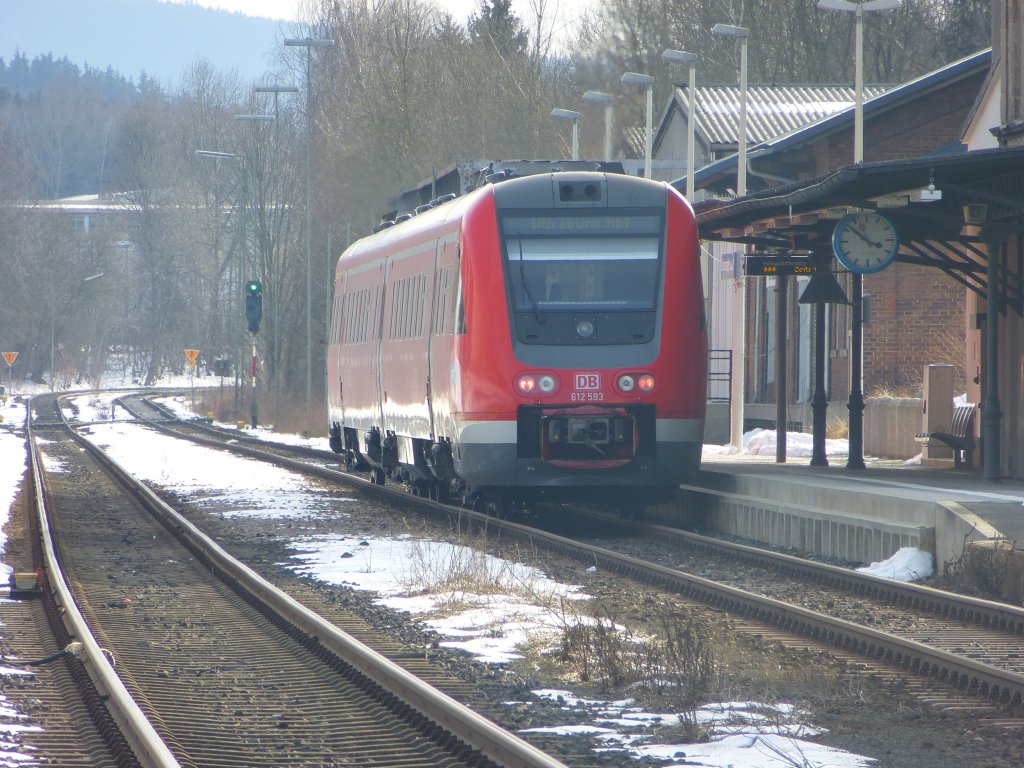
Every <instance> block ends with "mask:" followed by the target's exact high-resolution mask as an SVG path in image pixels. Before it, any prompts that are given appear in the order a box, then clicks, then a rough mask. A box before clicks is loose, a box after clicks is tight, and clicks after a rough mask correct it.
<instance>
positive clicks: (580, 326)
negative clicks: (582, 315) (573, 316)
mask: <svg viewBox="0 0 1024 768" xmlns="http://www.w3.org/2000/svg"><path fill="white" fill-rule="evenodd" d="M576 335H577V336H578V337H579V338H581V339H589V338H590V337H591V336H593V335H594V322H593V321H592V320H579V321H577V323H576Z"/></svg>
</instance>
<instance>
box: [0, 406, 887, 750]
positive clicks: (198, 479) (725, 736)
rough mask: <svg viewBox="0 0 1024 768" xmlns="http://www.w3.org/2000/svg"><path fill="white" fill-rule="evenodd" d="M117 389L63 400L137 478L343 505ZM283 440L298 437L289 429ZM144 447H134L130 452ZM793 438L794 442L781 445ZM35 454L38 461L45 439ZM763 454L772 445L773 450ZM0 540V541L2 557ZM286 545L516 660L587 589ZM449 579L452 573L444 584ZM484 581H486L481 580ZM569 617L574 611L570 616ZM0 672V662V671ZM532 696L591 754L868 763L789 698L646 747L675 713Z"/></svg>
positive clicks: (9, 421)
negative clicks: (816, 739)
mask: <svg viewBox="0 0 1024 768" xmlns="http://www.w3.org/2000/svg"><path fill="white" fill-rule="evenodd" d="M115 396H116V394H105V395H82V396H80V397H75V398H74V405H75V408H76V409H77V411H78V419H79V420H81V421H88V422H91V426H90V427H89V430H90V432H91V437H90V439H92V440H93V441H94V442H96V443H97V444H99V445H102V446H103V447H104V448H106V449H107V450H108V451H110V453H111V454H112V455H113V456H114V458H115V460H116V461H117V462H118V463H120V464H121V465H122V466H123V467H124V468H125V469H127V470H128V471H129V472H131V473H132V474H134V475H136V476H137V477H140V478H142V479H144V480H147V481H149V482H151V483H157V484H168V483H170V482H171V481H172V479H173V485H174V488H175V490H176V491H177V492H179V493H183V494H189V495H192V496H193V497H194V498H196V499H197V500H200V501H202V500H210V501H216V502H217V503H218V508H220V509H222V510H223V509H226V510H227V511H226V512H223V511H222V514H227V515H253V514H258V515H261V516H265V517H274V518H289V519H308V520H309V521H310V523H309V529H310V530H311V531H313V530H315V527H316V519H317V518H318V517H320V516H322V515H326V514H330V515H337V514H339V513H342V514H343V513H344V510H345V507H346V506H347V505H348V504H351V503H353V500H352V499H349V498H346V497H343V496H341V497H339V496H338V495H336V494H330V493H328V492H325V491H317V490H309V489H307V488H306V487H305V484H304V481H303V480H302V478H299V477H297V476H295V475H293V474H292V473H289V472H286V471H283V470H278V469H276V468H274V467H268V466H267V465H264V464H261V463H257V462H254V461H252V460H249V459H244V458H237V457H230V456H226V455H225V454H223V453H222V452H220V451H215V450H213V449H208V448H204V447H201V446H195V445H189V444H185V443H183V442H182V441H179V440H175V439H174V438H171V437H167V436H164V435H159V434H154V433H153V432H152V431H151V430H147V429H146V428H144V427H142V426H139V425H135V424H130V423H126V422H123V421H120V420H119V419H123V418H124V417H125V414H123V412H120V411H117V410H116V409H114V408H112V407H111V400H112V399H113V398H114V397H115ZM167 402H172V401H167ZM174 407H175V409H176V410H186V409H187V407H186V406H185V404H184V399H178V400H177V401H176V403H175V405H174ZM0 415H2V416H3V419H4V421H3V424H2V425H0V427H7V428H6V429H3V428H0V523H6V515H7V513H8V509H9V507H10V504H11V501H12V500H13V496H14V494H15V493H16V492H17V487H18V484H19V482H20V480H21V476H22V474H23V472H24V468H25V446H24V441H23V440H22V438H21V437H20V435H18V434H16V433H15V432H14V431H13V427H18V426H20V425H22V424H23V423H24V420H25V405H24V404H23V403H15V402H13V401H11V402H9V403H8V404H7V406H6V407H4V408H3V409H0ZM261 436H266V435H264V434H263V433H261ZM772 437H773V439H774V433H772ZM281 439H282V440H284V441H288V440H293V441H294V442H301V441H302V440H303V438H299V437H297V436H292V437H290V438H289V437H286V438H281ZM752 441H753V437H752ZM143 442H144V443H145V448H144V449H142V448H140V445H141V444H142V443H143ZM750 442H751V441H748V444H749V443H750ZM753 442H755V446H756V441H753ZM797 444H798V441H797V440H796V439H794V441H793V445H794V446H796V445H797ZM42 450H43V453H44V456H45V453H46V450H45V446H43V448H42ZM712 450H714V449H713V448H712ZM755 450H758V449H757V448H756V447H755ZM771 450H772V452H774V447H772V449H771ZM0 527H2V526H0ZM2 545H3V539H0V563H2V560H3V551H2ZM290 546H291V548H292V550H293V553H294V554H293V555H292V562H291V563H290V567H292V568H294V569H295V570H296V572H299V573H303V574H306V575H309V576H312V577H314V578H317V579H321V580H323V581H326V582H329V583H335V584H343V585H346V586H349V587H352V588H357V589H366V590H372V591H374V592H376V593H378V595H379V602H380V603H381V604H382V605H386V606H388V607H390V608H393V609H394V610H399V611H405V612H407V613H410V614H412V615H414V616H416V617H417V618H418V619H419V620H420V621H422V622H423V623H424V624H425V625H426V626H428V627H431V628H433V629H435V630H436V631H437V632H438V633H440V634H441V635H443V636H445V637H447V638H448V639H447V640H446V641H444V644H445V645H446V646H448V647H452V648H459V649H462V650H465V651H466V652H469V653H471V654H473V655H474V656H476V657H477V658H479V659H480V660H481V661H484V662H489V663H493V664H500V663H503V662H506V661H508V660H510V659H514V658H517V657H518V654H517V652H516V648H517V646H518V645H519V644H521V643H522V642H524V641H525V639H526V638H528V637H536V636H537V634H538V633H547V634H550V635H553V634H554V633H555V632H557V630H558V629H559V627H560V626H563V625H564V623H565V622H566V620H567V619H566V617H565V616H562V615H561V614H560V613H559V609H557V608H555V607H554V606H560V605H566V604H567V603H569V602H572V601H576V600H585V599H586V598H587V596H586V594H585V593H584V591H583V590H582V588H580V587H579V586H575V585H567V584H559V583H557V582H553V581H551V580H549V579H547V578H546V577H545V576H544V574H543V573H541V572H540V571H538V570H537V569H535V568H532V567H529V566H526V565H524V564H522V563H514V562H510V561H507V560H501V559H499V558H495V557H491V556H481V555H478V554H475V553H474V552H473V551H472V550H471V549H470V548H467V547H462V546H459V545H452V544H448V543H444V542H432V541H422V540H414V539H413V538H412V537H395V538H389V539H382V538H360V537H358V536H356V535H353V536H351V537H345V536H325V535H319V534H315V533H310V534H307V535H304V536H302V537H300V538H296V539H295V540H294V541H292V542H291V544H290ZM0 568H3V569H6V571H2V570H0V576H5V575H6V573H9V571H10V569H9V568H7V567H6V566H2V565H0ZM467 571H468V572H469V573H471V574H473V578H472V579H469V580H468V581H467V580H466V579H464V578H463V576H462V574H465V573H466V572H467ZM455 575H459V578H458V579H455V580H454V581H455V583H450V582H452V581H453V579H452V577H453V576H455ZM487 584H490V585H491V587H490V589H483V590H481V589H480V587H481V586H482V585H487ZM430 585H433V586H430ZM499 595H500V597H499ZM572 619H573V620H576V615H575V614H573V615H572ZM0 633H2V625H0ZM0 674H6V671H5V670H2V669H0ZM533 695H534V696H536V697H537V698H541V697H551V696H552V695H554V696H558V697H561V699H562V700H563V701H564V702H566V710H567V716H566V720H567V722H568V721H572V720H576V719H578V715H579V710H580V709H581V708H583V709H586V710H587V711H588V712H590V713H593V714H595V715H597V720H598V721H599V722H598V723H597V724H596V726H593V727H596V728H598V729H600V730H599V733H600V738H601V741H602V742H603V743H604V744H605V746H604V747H603V749H607V750H616V751H621V752H623V754H624V755H628V756H631V757H634V758H637V759H640V758H642V757H649V758H653V759H657V760H660V761H663V762H665V764H666V765H677V764H681V763H682V762H683V761H684V759H685V762H686V764H687V765H705V766H735V768H754V767H755V766H756V767H757V768H772V767H774V766H792V765H801V766H808V767H813V766H837V767H839V768H859V767H860V766H867V765H869V764H870V763H871V762H872V760H871V759H870V758H867V757H861V756H858V755H853V754H850V753H846V752H841V751H837V750H831V749H828V748H826V747H822V746H821V745H818V744H815V743H813V742H809V741H807V740H806V738H807V737H810V736H813V735H815V733H816V732H815V731H814V729H813V728H810V727H808V726H807V725H806V724H804V723H803V720H802V716H801V715H800V713H797V712H793V711H792V708H788V707H781V708H772V707H769V706H767V705H763V704H750V703H748V704H715V705H710V706H709V707H705V708H703V709H702V710H701V711H700V713H698V716H699V717H700V718H701V722H702V723H704V724H705V725H706V726H707V727H708V728H709V729H710V732H711V733H712V740H711V741H709V742H707V743H702V744H656V743H652V741H653V738H654V737H653V734H652V733H651V731H652V729H653V728H655V727H656V726H659V725H666V724H671V723H673V722H675V721H676V720H677V715H675V714H674V713H652V712H646V711H643V710H641V709H639V708H637V707H634V706H632V702H631V701H624V702H604V701H584V700H578V699H577V700H574V699H573V698H572V694H571V693H570V692H564V691H563V692H554V694H553V693H552V692H550V691H535V692H534V694H533ZM3 704H4V702H3V700H2V699H0V734H2V733H3V732H4V731H5V730H6V732H7V733H8V734H10V738H11V739H13V738H14V733H13V731H16V730H18V729H20V728H24V727H25V723H24V722H23V721H24V720H25V717H24V716H23V715H21V714H20V713H18V712H16V711H14V710H10V711H7V708H6V707H4V706H3ZM527 704H528V703H527ZM574 710H575V711H574ZM572 730H573V729H572V727H570V726H566V727H565V728H564V729H561V730H560V731H559V732H562V733H566V734H571V733H572ZM4 746H5V745H4V739H3V737H2V735H0V765H14V764H16V763H15V762H11V761H14V760H19V759H22V758H23V756H24V752H22V753H20V754H21V756H22V757H18V756H16V755H15V754H14V753H10V754H8V753H7V752H6V751H5V750H4ZM684 756H685V758H684ZM5 761H8V762H5Z"/></svg>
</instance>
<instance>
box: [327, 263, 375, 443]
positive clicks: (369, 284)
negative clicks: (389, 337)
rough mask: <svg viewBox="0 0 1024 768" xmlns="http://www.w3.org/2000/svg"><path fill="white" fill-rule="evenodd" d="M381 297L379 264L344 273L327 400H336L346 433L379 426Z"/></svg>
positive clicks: (370, 264)
mask: <svg viewBox="0 0 1024 768" xmlns="http://www.w3.org/2000/svg"><path fill="white" fill-rule="evenodd" d="M383 293H384V262H383V261H377V262H372V263H368V264H364V265H360V266H358V267H354V268H351V269H349V270H348V271H347V272H346V274H345V279H344V287H343V298H342V299H341V301H340V304H339V307H340V311H341V313H342V319H341V322H340V326H339V328H338V334H339V338H338V345H337V354H336V355H334V356H333V358H334V360H333V362H334V364H335V365H336V373H332V375H331V381H332V388H331V397H332V398H336V399H337V400H336V402H338V404H339V406H338V407H339V411H340V414H343V421H341V424H342V426H343V427H345V428H346V429H352V430H357V431H361V430H367V429H371V428H372V427H375V426H379V425H380V423H381V421H380V419H381V403H380V381H379V378H378V375H377V374H376V371H377V362H378V360H379V359H380V326H381V322H380V320H381V301H382V297H383ZM371 371H372V372H373V373H369V372H371ZM340 417H341V416H340V415H339V418H340ZM332 418H334V411H332Z"/></svg>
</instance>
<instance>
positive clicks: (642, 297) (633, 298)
mask: <svg viewBox="0 0 1024 768" xmlns="http://www.w3.org/2000/svg"><path fill="white" fill-rule="evenodd" d="M661 227H662V224H661V218H660V217H659V216H588V217H580V216H571V217H570V216H561V217H554V216H544V217H535V216H525V217H519V216H517V217H514V218H513V217H509V218H507V219H506V220H505V226H504V235H505V239H504V246H505V255H506V259H507V267H508V276H509V286H510V288H511V293H512V298H513V303H514V311H517V312H545V311H559V310H598V311H616V310H624V311H649V310H652V309H654V307H655V305H656V299H657V295H658V281H659V276H660V274H661V269H660V254H661V234H660V232H661ZM645 230H646V231H645Z"/></svg>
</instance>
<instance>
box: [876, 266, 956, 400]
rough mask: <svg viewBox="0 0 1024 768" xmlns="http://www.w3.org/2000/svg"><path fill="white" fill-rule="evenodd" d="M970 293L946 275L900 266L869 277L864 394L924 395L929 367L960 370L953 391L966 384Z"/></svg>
mask: <svg viewBox="0 0 1024 768" xmlns="http://www.w3.org/2000/svg"><path fill="white" fill-rule="evenodd" d="M965 290H966V289H965V288H964V287H963V286H962V285H961V284H960V283H958V282H956V281H955V280H953V279H952V278H951V277H949V276H947V275H946V274H945V273H944V272H942V271H941V270H938V269H934V268H929V267H920V266H916V265H911V264H896V265H894V266H892V267H890V268H889V269H886V270H883V271H882V272H878V273H876V274H873V275H865V277H864V293H865V295H867V296H870V297H871V298H870V300H869V307H870V309H869V312H868V314H869V318H868V320H869V322H868V325H866V326H865V328H864V391H865V393H866V394H867V395H869V396H870V395H872V394H881V393H888V394H899V395H902V396H906V397H916V396H918V395H919V388H920V386H921V379H922V373H923V371H924V367H925V366H926V365H931V364H938V363H944V364H948V365H952V366H954V368H955V374H954V382H953V386H954V390H955V391H956V392H963V391H964V387H965V385H966V381H965V379H966V372H965V370H964V364H965V363H964V361H965V359H966V351H965V341H964V311H965V301H966V295H965Z"/></svg>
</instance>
